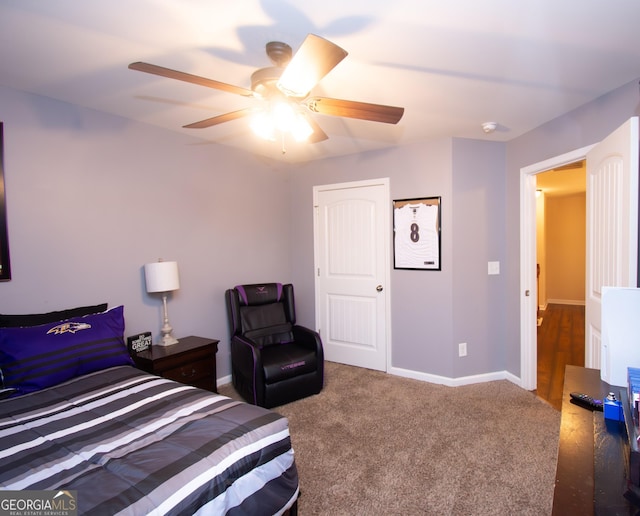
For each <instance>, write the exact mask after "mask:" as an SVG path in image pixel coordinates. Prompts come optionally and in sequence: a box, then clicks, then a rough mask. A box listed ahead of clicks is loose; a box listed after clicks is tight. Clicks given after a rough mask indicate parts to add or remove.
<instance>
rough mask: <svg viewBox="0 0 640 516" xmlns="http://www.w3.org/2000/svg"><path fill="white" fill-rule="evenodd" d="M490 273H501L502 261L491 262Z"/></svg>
mask: <svg viewBox="0 0 640 516" xmlns="http://www.w3.org/2000/svg"><path fill="white" fill-rule="evenodd" d="M488 269H489V274H500V262H489V267H488Z"/></svg>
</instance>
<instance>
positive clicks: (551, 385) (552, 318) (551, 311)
mask: <svg viewBox="0 0 640 516" xmlns="http://www.w3.org/2000/svg"><path fill="white" fill-rule="evenodd" d="M541 313H542V315H543V320H542V324H541V325H540V326H538V376H537V380H538V388H537V390H536V394H537V395H538V396H539V397H540V398H542V399H543V400H546V401H548V402H549V403H550V404H551V405H552V406H553V407H554V408H556V409H557V410H560V408H561V406H562V388H563V384H564V369H565V365H567V364H571V365H577V366H584V345H585V342H584V324H585V323H584V306H581V305H561V304H549V305H547V309H546V310H545V311H544V312H541Z"/></svg>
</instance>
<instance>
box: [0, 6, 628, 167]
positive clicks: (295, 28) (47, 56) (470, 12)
mask: <svg viewBox="0 0 640 516" xmlns="http://www.w3.org/2000/svg"><path fill="white" fill-rule="evenodd" d="M639 20H640V2H638V1H635V0H608V1H606V2H603V1H602V0H535V1H528V2H524V1H516V0H483V1H478V0H448V1H447V2H444V1H442V0H438V1H433V0H393V1H387V0H385V1H382V0H348V1H345V0H323V1H321V2H303V1H300V0H299V1H297V2H296V1H294V0H290V1H281V0H108V1H107V0H82V1H78V0H0V42H1V44H0V84H1V85H4V86H8V87H11V88H16V89H20V90H25V91H28V92H32V93H36V94H39V95H44V96H47V97H52V98H54V99H60V100H63V101H66V102H71V103H74V104H79V105H82V106H86V107H89V108H94V109H97V110H100V111H104V112H108V113H113V114H116V115H119V116H122V117H125V118H129V119H133V120H138V121H141V122H144V123H148V124H152V125H156V126H159V127H164V128H166V129H170V130H174V131H180V132H183V133H187V134H190V135H193V136H196V137H198V138H201V139H202V140H203V141H204V142H216V143H218V144H221V145H229V146H232V147H238V148H243V149H246V150H248V151H250V152H253V153H256V154H259V155H264V156H268V157H272V158H276V159H283V160H286V161H290V162H297V161H304V160H312V159H319V158H326V157H330V156H338V155H345V154H350V153H357V152H361V151H365V150H371V149H378V148H385V147H389V146H395V145H403V144H408V143H415V142H420V141H424V140H426V139H431V138H438V137H450V136H456V137H465V138H478V139H488V140H493V141H507V140H510V139H512V138H514V137H516V136H519V135H521V134H523V133H525V132H527V131H529V130H531V129H533V128H535V127H537V126H539V125H541V124H543V123H544V122H546V121H548V120H551V119H553V118H555V117H557V116H559V115H561V114H564V113H566V112H568V111H570V110H572V109H573V108H576V107H578V106H580V105H582V104H584V103H586V102H589V101H591V100H593V99H594V98H597V97H599V96H600V95H602V94H603V93H606V92H608V91H611V90H612V89H615V88H617V87H619V86H621V85H623V84H626V83H628V82H629V81H631V80H634V79H636V78H638V77H640V29H639V25H638V22H639ZM308 33H314V34H317V35H319V36H322V37H324V38H327V39H329V40H331V41H333V42H334V43H336V44H338V45H340V46H341V47H343V48H344V49H345V50H347V51H348V52H349V55H348V56H347V58H346V59H345V60H343V61H342V62H341V63H340V64H339V65H338V66H337V67H336V68H334V70H333V71H332V72H331V73H329V74H328V75H327V76H326V77H325V78H324V79H323V80H322V81H321V82H320V84H319V85H318V87H317V88H316V89H315V90H314V91H313V93H314V94H317V95H322V96H328V97H336V98H341V99H348V100H358V101H364V102H372V103H377V104H388V105H395V106H403V107H404V108H405V115H404V117H403V118H402V120H401V121H400V122H399V123H398V125H395V126H394V125H388V124H381V123H374V122H366V121H361V120H346V119H343V118H336V117H330V116H326V115H314V117H315V120H316V121H317V122H318V123H319V124H320V126H321V127H322V129H323V130H324V131H325V133H327V134H328V136H329V139H328V140H327V141H324V142H320V143H316V144H308V143H305V144H296V143H295V142H286V149H287V152H286V154H284V155H282V153H281V145H280V143H270V142H260V141H258V140H257V139H256V138H255V137H254V136H253V134H252V133H251V132H250V130H249V128H248V121H247V119H246V118H245V119H239V120H234V121H231V122H227V123H225V124H222V125H218V126H214V127H211V128H208V129H182V126H183V125H185V124H188V123H191V122H195V121H198V120H202V119H205V118H209V117H212V116H215V115H218V114H223V113H226V112H228V111H233V110H236V109H242V108H245V107H250V106H251V103H252V102H256V100H253V99H247V98H245V97H241V96H237V95H234V94H231V93H226V92H222V91H217V90H211V89H208V88H205V87H202V86H197V85H193V84H187V83H182V82H179V81H176V80H171V79H166V78H161V77H156V76H153V75H148V74H144V73H141V72H137V71H132V70H129V69H128V68H127V65H128V64H129V63H131V62H133V61H146V62H150V63H153V64H157V65H161V66H164V67H167V68H173V69H176V70H180V71H185V72H189V73H192V74H196V75H201V76H204V77H208V78H212V79H216V80H218V81H222V82H226V83H230V84H234V85H238V86H242V87H245V88H249V87H250V76H251V73H252V72H253V71H254V70H256V69H257V68H261V67H264V66H269V65H270V62H269V60H268V58H267V56H266V54H265V50H264V48H265V44H266V43H267V42H268V41H273V40H276V41H284V42H286V43H289V44H290V45H291V46H292V47H293V49H294V52H295V50H296V49H297V48H298V46H299V45H300V43H301V42H302V41H303V39H304V37H305V36H306V34H308ZM1 117H2V113H0V119H1ZM486 121H495V122H497V123H498V129H497V130H496V131H495V132H494V133H492V134H485V133H484V132H483V131H482V129H481V124H482V123H483V122H486Z"/></svg>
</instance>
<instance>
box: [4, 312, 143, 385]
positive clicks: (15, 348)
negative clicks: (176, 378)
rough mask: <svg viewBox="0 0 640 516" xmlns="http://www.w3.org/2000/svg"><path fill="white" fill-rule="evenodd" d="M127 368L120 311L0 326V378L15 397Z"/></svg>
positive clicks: (128, 357)
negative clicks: (12, 326) (80, 378)
mask: <svg viewBox="0 0 640 516" xmlns="http://www.w3.org/2000/svg"><path fill="white" fill-rule="evenodd" d="M118 365H133V361H132V360H131V357H130V356H129V353H128V351H127V347H126V345H125V343H124V307H123V306H117V307H115V308H112V309H110V310H107V311H106V312H102V313H98V314H92V315H86V316H84V317H74V318H71V319H68V320H64V321H57V322H54V323H50V324H43V325H40V326H31V327H18V328H0V374H1V375H2V380H3V383H4V385H3V387H4V388H15V389H16V392H15V395H16V396H17V395H21V394H26V393H28V392H33V391H38V390H40V389H44V388H45V387H51V386H52V385H56V384H58V383H61V382H64V381H66V380H70V379H71V378H74V377H76V376H80V375H83V374H87V373H92V372H94V371H98V370H100V369H106V368H107V367H113V366H118Z"/></svg>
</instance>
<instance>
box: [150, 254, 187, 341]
mask: <svg viewBox="0 0 640 516" xmlns="http://www.w3.org/2000/svg"><path fill="white" fill-rule="evenodd" d="M144 277H145V279H146V283H147V292H148V293H150V294H152V293H155V292H161V293H162V306H163V310H164V318H163V324H162V329H161V333H162V339H161V340H160V341H159V342H157V344H158V345H159V346H170V345H171V344H176V343H177V342H178V340H177V339H176V338H175V337H174V336H173V335H172V332H173V328H172V327H171V325H170V324H169V314H168V312H167V294H168V293H169V292H172V291H174V290H178V289H179V288H180V279H179V277H178V263H177V262H163V261H162V260H158V261H157V262H154V263H147V264H146V265H145V266H144Z"/></svg>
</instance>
